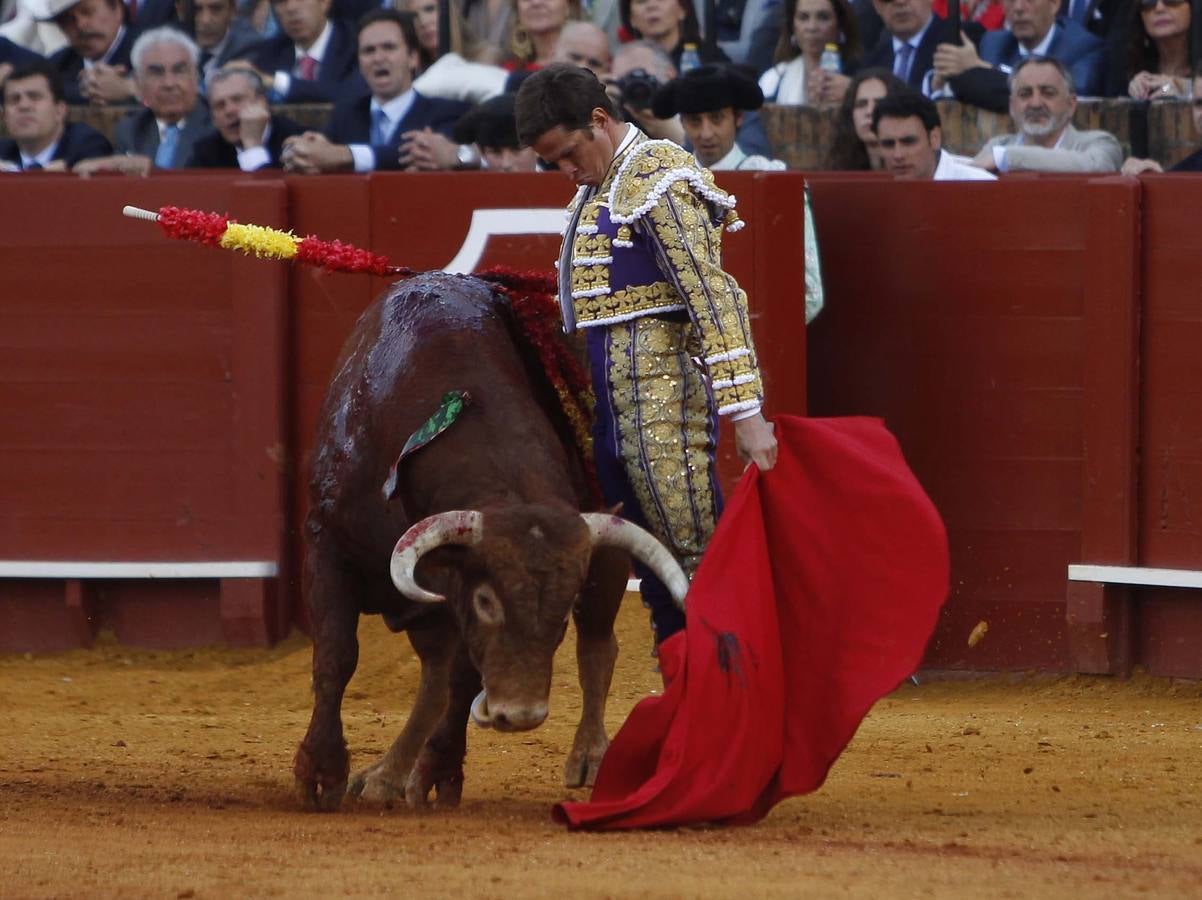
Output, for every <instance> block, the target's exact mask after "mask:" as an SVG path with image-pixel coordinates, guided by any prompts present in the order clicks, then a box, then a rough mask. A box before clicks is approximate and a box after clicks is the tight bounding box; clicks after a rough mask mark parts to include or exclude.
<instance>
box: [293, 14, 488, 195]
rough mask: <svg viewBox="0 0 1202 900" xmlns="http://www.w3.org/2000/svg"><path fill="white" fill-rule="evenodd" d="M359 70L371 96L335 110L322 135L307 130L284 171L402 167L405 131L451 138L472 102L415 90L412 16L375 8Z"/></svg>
mask: <svg viewBox="0 0 1202 900" xmlns="http://www.w3.org/2000/svg"><path fill="white" fill-rule="evenodd" d="M358 46H359V70H360V72H362V73H363V77H364V78H365V79H366V81H367V84H368V86H369V88H370V89H371V94H370V95H368V96H365V97H360V98H357V99H354V100H349V101H348V100H344V101H342V102H340V103H338V104H337V105H335V107H334V112H333V114H332V115H331V116H330V122H329V125H328V126H327V127H326V133H325V134H324V135H322V134H318V133H317V132H313V131H310V132H306V133H305V134H303V135H302V136H301V137H299V138H293V139H292V140H290V141H289V142H288V144H287V146H286V147H285V156H284V163H285V168H287V169H289V170H290V171H296V172H307V173H316V172H337V171H347V170H352V171H355V172H371V171H376V170H381V169H402V168H406V167H407V166H406V165H405V164H404V163H402V161H401V143H402V140H403V138H404V137H405V135H406V134H407V133H412V132H414V131H421V130H425V129H429V130H431V131H434V132H438V133H439V134H443V135H449V134H450V133H451V131H452V129H453V128H454V127H455V123H456V122H457V121H459V118H460V117H461V116H462V115H463V114H464V113H466V112H467V111H468V108H469V107H468V104H466V103H460V102H458V101H455V100H441V99H437V98H432V97H423V96H422V95H421V94H419V93H418V92H417V91H416V90H414V89H413V72H414V70H415V69H416V68H417V65H418V59H419V56H418V53H419V45H418V42H417V29H416V27H415V25H414V18H413V15H412V14H411V13H404V12H398V11H397V10H394V9H377V10H372V11H371V12H369V13H368V14H367V15H365V16H364V17H363V18H362V19H361V20H360V22H359V35H358Z"/></svg>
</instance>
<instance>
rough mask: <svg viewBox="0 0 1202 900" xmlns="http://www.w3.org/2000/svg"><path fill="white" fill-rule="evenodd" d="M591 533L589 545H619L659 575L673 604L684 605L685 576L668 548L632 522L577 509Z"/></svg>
mask: <svg viewBox="0 0 1202 900" xmlns="http://www.w3.org/2000/svg"><path fill="white" fill-rule="evenodd" d="M580 515H581V517H582V518H583V519H584V521H585V522H587V523H588V528H589V531H590V532H592V535H593V546H594V547H596V546H599V545H605V546H609V547H620V548H621V549H623V550H625V551H626V552H627V553H629V554H630V555H631V556H633V557H634V558H635V559H637V560H638V561H639V562H641V563H642V564H643V565H645V566H646V567H647V568H648V569H650V570H651V571H652V572H654V573H655V574H656V576H658V577H659V580H660V581H662V582H663V583H664V585H665V586H666V587H667V588H668V591H669V592H670V593H671V594H672V599H673V600H675V601H676V605H677V606H679V607H680V608H681V609H684V596H685V594H687V593H688V591H689V576H687V575H686V574H685V573H684V569H682V568H681V567H680V563H678V562H677V561H676V558H675V557H674V556H673V555H672V554H671V553H670V552H669V551H668V548H667V547H665V546H664V545H663V544H661V543H660V542H659V541H657V540H656V539H655V538H654V537H652V536H651V535H650V534H649V533H648V532H646V531H644V530H643V529H642V528H639V526H637V525H635V524H634V523H633V522H628V521H627V520H626V519H622V518H619V517H618V516H611V515H609V514H608V513H581V514H580Z"/></svg>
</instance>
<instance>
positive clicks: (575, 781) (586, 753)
mask: <svg viewBox="0 0 1202 900" xmlns="http://www.w3.org/2000/svg"><path fill="white" fill-rule="evenodd" d="M608 748H609V741H607V740H605V739H602V740H601V742H599V743H597V742H594V743H590V744H583V743H582V742H580V741H577V742H576V743H575V744H574V745H573V747H572V752H571V753H569V754H568V758H567V761H566V762H565V763H564V764H563V784H564V787H570V788H578V787H592V786H593V785H594V784H596V783H597V772H598V771H600V769H601V760H603V759H604V758H605V751H606V750H607V749H608Z"/></svg>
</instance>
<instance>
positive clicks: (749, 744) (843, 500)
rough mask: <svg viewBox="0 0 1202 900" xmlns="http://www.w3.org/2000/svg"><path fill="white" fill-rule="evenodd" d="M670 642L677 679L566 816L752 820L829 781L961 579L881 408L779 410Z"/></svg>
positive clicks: (559, 817) (642, 707)
mask: <svg viewBox="0 0 1202 900" xmlns="http://www.w3.org/2000/svg"><path fill="white" fill-rule="evenodd" d="M776 435H777V439H778V440H779V442H780V456H779V460H778V462H777V464H776V466H775V467H774V468H773V469H772V470H771V471H770V472H767V473H761V472H759V471H758V469H756V468H755V467H752V468H751V469H749V470H748V471H747V472H746V473H745V474H744V476H743V478H742V480H741V481H740V482H739V484H738V487H737V488H736V489H735V492H734V496H733V497H732V498H731V500H730V504H729V505H728V506H727V508H726V511H725V512H724V513H723V514H722V518H721V520H720V521H719V523H718V528H717V530H716V531H715V533H714V536H713V539H712V540H711V541H710V544H709V547H708V548H707V549H706V552H705V556H704V557H703V560H702V563H701V567H700V568H699V569H698V571H697V575H696V577H695V578H694V580H693V584H692V587H691V588H690V589H689V595H688V600H687V602H688V627H687V628H686V629H685V630H684V631H682V632H678V633H677V634H675V635H673V636H672V637H671V638H669V639H668V640H667V641H665V642H664V643H663V644H661V645H660V667H661V669H662V671H663V674H664V679H665V681H666V682H667V686H666V688H665V690H664V693H663V695H662V696H657V697H649V698H647V699H645V700H643V701H642V702H640V703H639V704H638V706H636V707H635V708H634V710H633V711H632V712H631V714H630V716H629V718H627V720H626V723H625V724H624V725H623V726H622V728H621V730H620V731H619V732H618V734H617V735H616V736H615V738H614V740H613V743H612V744H611V745H610V747H609V751H608V752H607V753H606V755H605V760H604V761H603V762H602V764H601V770H600V772H599V773H598V777H597V784H596V787H595V788H594V790H593V794H592V798H591V800H590V801H589V802H587V803H575V802H571V803H561V804H559V805H558V806H556V807H555V809H554V812H553V815H554V817H555V819H556V821H559V822H562V823H564V824H566V825H568V827H570V828H587V829H619V828H650V827H657V826H669V825H682V824H685V823H689V822H722V823H726V824H746V823H751V822H755V821H757V820H758V819H760V818H762V817H763V816H764V815H766V814H767V812H768V810H770V809H771V808H772V806H773V805H775V804H776V803H777V802H779V801H780V800H783V799H784V798H786V797H790V796H793V795H795V794H804V793H808V792H809V791H813V790H816V789H817V788H818V787H820V786H821V785H822V782H823V781H824V780H825V779H826V774H827V772H828V771H829V769H830V767H831V765H832V764H833V763H834V761H835V760H836V759H837V758H838V756H839V754H840V753H842V752H843V748H844V747H846V746H847V744H848V742H849V741H850V740H851V739H852V736H853V735H854V734H855V732H856V729H857V728H858V727H859V724H860V722H861V721H862V720H863V718H864V716H865V715H866V714H867V713H868V710H869V709H870V708H871V707H872V705H873V703H875V702H876V701H877V700H878V699H880V698H881V697H882V696H883V695H885V694H887V693H889V692H890V691H891V690H893V689H894V688H895V687H897V685H898V684H900V683H901V682H902V681H903V680H904V679H905V678H906V677H907V676H908V675H910V674H911V673H912V672H914V670H915V669H917V668H918V665H919V662H920V661H921V660H922V654H923V650H924V649H925V647H926V643H927V640H928V639H929V638H930V635H931V632H932V631H933V629H934V627H935V620H936V618H937V616H938V613H939V608H940V606H941V605H942V604H943V601H944V598H945V597H946V596H947V592H948V579H949V563H948V552H947V536H946V534H945V532H944V529H943V522H942V521H941V520H940V518H939V514H938V513H937V512H936V511H935V508H934V506H933V505H932V504H931V501H930V500H929V499H928V498H927V496H926V494H925V493H924V492H923V490H922V488H921V486H919V484H918V481H917V480H916V479H915V477H914V475H913V473H912V472H911V471H910V469H909V467H908V466H907V465H906V463H905V460H904V459H903V457H902V454H901V450H900V448H899V447H898V445H897V441H896V440H894V438H893V436H892V435H891V434H890V433H889V432H888V431H887V430H886V429H885V427H884V425H883V424H882V423H881V422H880V421H878V420H876V419H867V418H841V419H800V418H795V417H792V416H781V417H779V418H778V419H776Z"/></svg>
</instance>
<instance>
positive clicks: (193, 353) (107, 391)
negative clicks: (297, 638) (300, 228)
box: [0, 176, 291, 650]
mask: <svg viewBox="0 0 1202 900" xmlns="http://www.w3.org/2000/svg"><path fill="white" fill-rule="evenodd" d="M0 191H3V194H2V196H3V200H0V207H2V208H3V209H4V210H5V214H4V215H3V216H0V270H2V271H3V272H4V276H3V278H4V281H3V291H2V292H0V293H2V295H3V298H4V299H3V304H2V305H0V348H2V352H0V367H2V374H0V380H2V381H3V383H4V385H5V388H4V390H3V392H2V393H0V421H3V422H4V423H5V424H4V429H3V439H2V443H0V453H2V454H3V465H2V466H0V498H3V499H2V502H0V546H3V548H4V550H3V558H4V559H5V560H6V561H8V564H9V565H10V566H11V565H12V564H13V563H14V561H23V562H26V563H40V562H45V561H75V562H79V561H85V562H86V561H129V562H135V561H136V562H139V563H178V562H186V563H197V562H225V561H245V560H251V561H255V562H257V563H261V564H264V565H266V566H267V567H268V568H271V567H274V566H276V565H278V564H279V562H280V560H281V558H282V541H281V524H282V521H281V510H282V508H283V491H282V483H281V481H280V460H281V458H282V456H283V454H284V449H285V448H284V440H285V436H284V433H283V429H282V422H283V415H284V407H283V397H284V393H283V385H284V367H283V362H284V322H285V319H284V306H283V303H284V280H283V267H282V266H280V265H278V264H265V263H261V262H256V261H253V260H247V259H242V258H239V257H235V256H234V255H232V254H228V253H222V252H218V251H214V250H207V249H204V248H201V247H199V246H196V245H186V244H181V243H172V242H168V241H165V240H164V239H163V237H162V236H161V234H159V232H158V229H157V228H156V227H155V226H153V225H149V224H147V223H144V222H135V221H133V220H130V219H125V218H123V217H122V216H121V207H122V205H123V204H126V203H132V204H135V205H139V206H143V207H149V208H152V209H153V208H158V207H159V206H160V205H163V204H166V203H174V204H178V205H185V206H187V205H192V206H199V207H202V208H213V207H218V208H222V209H228V210H230V211H231V212H234V213H237V214H238V215H240V216H241V217H242V218H243V219H244V220H249V221H258V222H263V223H265V224H282V223H283V220H284V211H285V193H284V187H283V184H282V183H281V182H274V183H271V182H259V183H251V182H245V181H234V180H231V179H229V178H203V177H186V176H185V177H167V178H161V179H159V178H156V179H153V180H144V179H138V180H135V179H97V180H93V181H91V182H87V183H81V182H80V181H79V179H77V178H72V177H50V176H47V177H38V178H28V179H26V178H22V179H9V180H7V181H5V182H4V183H3V184H0ZM85 568H86V567H85ZM143 568H144V567H143ZM25 569H28V570H29V571H30V572H34V571H35V570H37V572H38V573H39V574H43V575H45V574H47V573H53V572H55V571H58V570H57V569H56V568H55V567H53V566H49V567H47V566H41V567H38V566H26V567H25ZM18 570H19V571H23V570H21V569H20V568H19V569H18ZM156 571H160V572H161V570H156ZM73 574H74V573H73ZM127 574H128V573H127ZM290 619H291V616H290V614H289V610H288V608H287V606H286V605H285V604H283V603H281V602H280V598H278V597H277V596H276V593H275V579H274V578H263V577H260V578H226V577H224V575H223V570H220V569H213V570H211V571H209V572H208V574H207V575H205V576H203V577H200V578H194V579H191V580H189V581H187V582H180V581H176V580H169V581H162V580H150V579H145V578H138V580H130V579H129V578H128V577H124V576H117V577H90V576H89V575H88V574H87V573H86V572H85V573H83V575H82V577H39V578H26V579H20V578H15V579H14V578H7V579H4V580H0V649H7V650H12V649H52V648H58V647H65V646H75V645H78V644H79V643H86V642H87V641H89V640H90V639H91V635H92V634H93V632H94V629H95V628H96V627H97V626H98V625H100V624H109V625H111V626H112V627H113V628H114V629H115V631H116V633H117V636H118V638H120V639H121V640H123V641H126V642H128V643H132V644H155V645H158V646H173V645H174V646H179V645H188V644H197V643H211V642H216V641H222V640H224V641H228V642H231V643H248V642H249V643H263V644H266V643H269V642H271V641H274V640H276V639H278V638H279V637H280V636H281V635H282V634H283V633H285V632H286V630H287V628H288V626H289V623H290Z"/></svg>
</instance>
